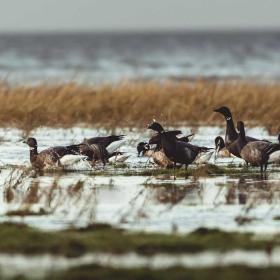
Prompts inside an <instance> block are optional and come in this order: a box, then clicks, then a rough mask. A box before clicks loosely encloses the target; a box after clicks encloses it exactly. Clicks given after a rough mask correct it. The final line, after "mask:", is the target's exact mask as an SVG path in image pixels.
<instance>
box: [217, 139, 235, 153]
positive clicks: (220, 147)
mask: <svg viewBox="0 0 280 280" xmlns="http://www.w3.org/2000/svg"><path fill="white" fill-rule="evenodd" d="M215 153H216V158H228V157H231V156H232V155H231V153H230V152H229V151H228V149H227V148H226V145H225V141H224V139H223V138H222V137H221V136H217V137H216V138H215Z"/></svg>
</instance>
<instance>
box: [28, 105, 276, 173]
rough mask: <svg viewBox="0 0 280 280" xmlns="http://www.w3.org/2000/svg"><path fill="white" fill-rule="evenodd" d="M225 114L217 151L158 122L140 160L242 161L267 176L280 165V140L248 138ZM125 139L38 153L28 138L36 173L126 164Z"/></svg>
mask: <svg viewBox="0 0 280 280" xmlns="http://www.w3.org/2000/svg"><path fill="white" fill-rule="evenodd" d="M214 111H215V112H218V113H220V114H222V115H223V116H224V118H225V120H226V134H225V139H223V138H222V137H221V136H217V137H216V139H215V148H214V149H213V148H208V147H203V146H197V145H194V144H191V143H190V142H191V140H192V137H193V134H190V135H187V136H184V137H180V136H179V135H181V134H182V132H181V131H180V130H169V131H168V130H165V129H164V128H163V127H162V125H161V124H160V123H158V122H156V121H155V120H154V121H153V122H152V123H151V124H149V125H148V129H151V130H153V131H155V132H156V133H155V134H154V135H153V136H152V137H151V138H150V140H149V141H148V142H140V143H138V145H137V152H138V156H147V157H150V158H152V159H153V161H154V162H155V163H156V164H158V165H159V166H161V167H164V168H172V167H173V168H175V167H176V165H177V164H179V165H180V166H182V165H185V167H187V166H188V165H190V164H192V163H196V164H201V163H206V162H208V161H209V160H210V158H211V157H212V155H213V154H214V153H215V157H231V156H234V157H238V158H241V159H243V160H244V161H245V163H246V164H247V165H249V164H250V165H251V166H259V167H260V171H261V173H263V172H266V170H267V166H268V164H269V163H279V162H280V139H279V137H278V142H277V143H272V142H270V141H268V140H260V139H256V138H253V137H249V136H246V133H245V127H244V123H243V122H242V121H238V122H237V126H236V128H237V130H236V128H235V125H234V122H233V119H232V114H231V111H230V110H229V108H227V107H220V108H218V109H215V110H214ZM123 138H124V135H110V136H107V137H94V138H90V139H86V140H84V141H83V142H82V143H80V144H75V145H69V146H56V147H51V148H48V149H45V150H43V151H41V152H38V149H37V141H36V139H35V138H28V139H27V140H26V141H24V143H26V144H27V145H28V146H29V148H30V162H31V164H32V167H33V168H34V169H36V170H42V169H45V168H52V167H65V166H68V165H72V164H74V163H76V162H78V161H81V160H86V161H87V162H89V163H90V164H91V165H92V166H95V164H96V162H102V163H103V165H104V166H105V165H106V163H107V162H124V161H125V160H127V158H128V157H129V156H128V155H125V154H124V153H122V152H119V151H118V149H119V147H120V146H121V145H122V144H123Z"/></svg>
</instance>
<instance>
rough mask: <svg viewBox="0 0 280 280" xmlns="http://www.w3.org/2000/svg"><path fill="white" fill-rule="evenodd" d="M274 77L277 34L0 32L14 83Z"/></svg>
mask: <svg viewBox="0 0 280 280" xmlns="http://www.w3.org/2000/svg"><path fill="white" fill-rule="evenodd" d="M196 78H205V79H228V78H241V79H258V80H259V79H264V80H278V79H279V78H280V31H279V32H278V31H265V32H264V31H263V32H262V31H254V32H249V31H243V32H237V31H236V32H234V31H230V32H190V31H188V32H182V31H180V32H158V33H157V32H145V33H144V32H142V33H141V32H136V33H126V32H121V33H110V32H106V33H101V32H99V33H42V34H39V33H32V34H26V33H21V34H0V79H1V80H4V81H7V82H9V83H15V84H38V83H58V82H68V81H74V82H78V83H87V84H100V83H118V82H120V81H126V80H150V79H152V80H165V79H174V80H176V79H178V80H180V79H196Z"/></svg>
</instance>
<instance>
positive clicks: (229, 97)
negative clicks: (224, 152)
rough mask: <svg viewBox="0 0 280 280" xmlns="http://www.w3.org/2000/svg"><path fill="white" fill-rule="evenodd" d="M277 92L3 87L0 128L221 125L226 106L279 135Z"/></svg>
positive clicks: (169, 86)
mask: <svg viewBox="0 0 280 280" xmlns="http://www.w3.org/2000/svg"><path fill="white" fill-rule="evenodd" d="M279 91H280V84H278V83H272V84H269V83H267V84H260V83H254V82H250V81H222V82H221V81H210V80H197V81H181V82H174V81H165V82H155V81H141V82H123V83H119V84H116V85H110V84H105V85H99V86H87V85H78V84H75V83H67V84H61V85H47V84H43V85H37V86H23V85H20V86H10V85H8V84H5V83H2V84H1V85H0V100H1V102H0V125H1V126H11V125H14V126H17V127H20V128H22V129H24V130H25V131H30V130H31V129H33V128H36V127H39V126H64V127H70V126H73V125H75V124H79V123H85V124H88V125H94V126H99V125H100V126H103V127H107V128H113V127H115V126H122V127H135V126H138V127H144V126H145V125H146V124H147V123H148V122H150V121H151V119H152V118H158V119H161V120H162V121H163V122H165V124H168V125H171V124H174V123H177V124H178V123H180V122H181V123H182V122H184V123H185V122H187V123H188V124H189V125H196V124H198V123H200V124H201V123H203V124H208V125H209V124H218V123H219V124H221V123H223V122H224V120H223V118H221V117H220V116H219V115H218V114H215V113H213V112H212V109H213V108H215V107H217V106H221V105H227V106H229V107H230V108H231V110H232V112H233V114H234V115H235V116H236V119H242V120H244V121H247V120H254V122H255V123H253V124H257V125H261V126H265V127H266V128H268V130H269V131H270V132H278V130H279V128H280V127H279V123H278V122H277V121H276V120H278V119H279V110H278V108H277V106H274V107H273V106H271V105H272V104H278V103H279V102H280V94H279ZM248 100H250V104H248ZM166 104H168V106H166ZM256 109H257V110H256ZM143 112H145V114H143ZM197 112H199V114H198V113H197ZM237 113H238V114H237Z"/></svg>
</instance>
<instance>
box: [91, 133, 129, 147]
mask: <svg viewBox="0 0 280 280" xmlns="http://www.w3.org/2000/svg"><path fill="white" fill-rule="evenodd" d="M124 137H125V135H110V136H106V137H93V138H89V139H86V142H87V143H88V144H89V145H92V144H96V145H102V146H104V147H107V146H109V145H110V144H111V143H113V142H115V141H120V140H122V139H123V138H124Z"/></svg>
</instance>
